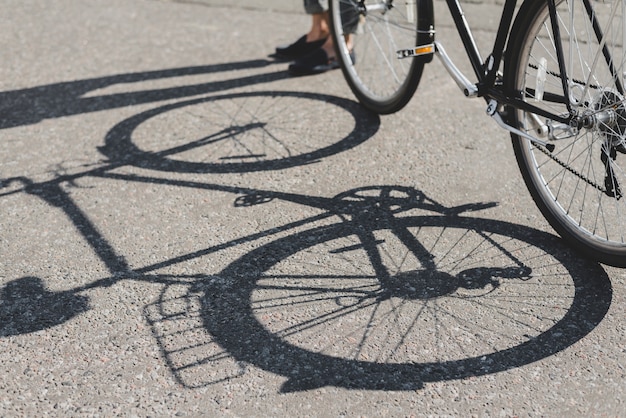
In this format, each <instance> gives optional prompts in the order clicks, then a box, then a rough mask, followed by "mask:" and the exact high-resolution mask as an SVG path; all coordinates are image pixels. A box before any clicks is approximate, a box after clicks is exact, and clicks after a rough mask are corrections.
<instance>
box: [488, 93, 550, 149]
mask: <svg viewBox="0 0 626 418" xmlns="http://www.w3.org/2000/svg"><path fill="white" fill-rule="evenodd" d="M487 114H488V115H489V116H491V117H492V118H493V120H495V121H496V123H497V124H498V125H499V126H500V127H501V128H502V129H506V130H507V131H509V132H511V133H513V134H515V135H517V136H521V137H522V138H526V139H528V140H529V141H530V142H532V143H534V144H538V145H541V146H543V147H545V148H546V149H547V150H548V151H550V152H552V151H554V148H556V147H555V145H554V144H549V143H547V142H545V141H542V140H541V139H539V138H535V137H534V136H532V135H529V134H527V133H526V132H523V131H520V130H519V129H517V128H514V127H512V126H511V125H509V124H508V123H506V122H505V121H504V120H502V116H500V114H499V113H498V102H496V101H495V100H493V99H492V100H491V101H490V102H489V105H488V106H487Z"/></svg>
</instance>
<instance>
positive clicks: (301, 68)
mask: <svg viewBox="0 0 626 418" xmlns="http://www.w3.org/2000/svg"><path fill="white" fill-rule="evenodd" d="M335 68H339V63H338V62H337V60H336V59H334V58H331V59H329V58H328V54H327V53H326V51H324V50H323V49H322V48H317V49H316V50H315V51H313V52H311V53H310V54H308V55H306V56H304V57H302V58H300V59H298V60H296V61H294V63H293V64H291V65H289V72H290V73H291V74H293V75H311V74H320V73H324V72H326V71H329V70H334V69H335Z"/></svg>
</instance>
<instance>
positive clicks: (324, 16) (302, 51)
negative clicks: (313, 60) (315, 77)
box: [275, 0, 330, 59]
mask: <svg viewBox="0 0 626 418" xmlns="http://www.w3.org/2000/svg"><path fill="white" fill-rule="evenodd" d="M327 3H328V1H327V0H304V11H305V12H306V13H307V14H309V15H311V27H310V29H309V31H308V32H307V33H306V35H304V36H302V37H300V38H299V39H298V40H297V41H296V42H294V43H292V44H291V45H286V46H279V47H277V48H276V54H275V56H276V57H278V58H283V59H298V58H300V57H303V56H305V55H307V54H309V53H310V52H313V51H315V50H316V49H318V48H319V47H320V46H322V45H323V44H324V42H326V40H327V39H328V38H330V36H329V35H330V30H329V27H328V12H327V10H328V4H327Z"/></svg>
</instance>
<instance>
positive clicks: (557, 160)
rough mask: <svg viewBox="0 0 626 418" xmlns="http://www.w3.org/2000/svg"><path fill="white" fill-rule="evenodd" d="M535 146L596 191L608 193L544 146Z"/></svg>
mask: <svg viewBox="0 0 626 418" xmlns="http://www.w3.org/2000/svg"><path fill="white" fill-rule="evenodd" d="M535 147H536V148H537V149H538V150H539V151H541V152H543V153H544V154H546V155H547V156H548V157H550V158H551V159H553V160H554V161H555V162H556V163H557V164H558V165H560V166H561V167H563V168H564V169H566V170H567V171H569V172H570V173H572V174H574V175H575V176H577V177H578V178H580V179H582V180H583V181H584V182H585V183H587V184H588V185H590V186H591V187H593V188H595V189H596V190H598V191H601V192H602V193H604V194H609V191H608V190H607V189H606V188H605V187H603V186H600V185H599V184H597V183H595V182H594V181H592V180H591V179H589V178H587V177H586V176H585V175H584V174H582V173H579V172H578V171H576V170H574V169H573V168H572V167H570V166H569V165H567V164H566V163H565V162H563V161H561V160H560V159H559V158H557V157H556V156H555V155H554V154H553V153H551V152H550V151H548V150H547V149H545V148H544V147H542V146H540V145H537V144H535Z"/></svg>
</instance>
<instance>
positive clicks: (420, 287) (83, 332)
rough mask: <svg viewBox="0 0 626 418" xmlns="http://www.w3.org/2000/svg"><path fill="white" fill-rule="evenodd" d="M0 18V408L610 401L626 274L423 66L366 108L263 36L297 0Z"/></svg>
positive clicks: (620, 375)
mask: <svg viewBox="0 0 626 418" xmlns="http://www.w3.org/2000/svg"><path fill="white" fill-rule="evenodd" d="M436 4H437V19H438V35H437V36H438V39H439V40H440V41H441V42H442V43H443V44H444V45H445V46H446V49H447V51H448V52H449V53H450V55H451V56H452V57H453V59H455V60H458V61H459V63H460V66H461V68H468V67H467V64H466V63H465V62H464V61H463V56H462V54H461V53H462V51H461V49H460V47H459V45H460V43H459V42H458V39H457V37H456V35H455V34H454V32H453V30H452V26H451V23H450V21H449V19H448V18H446V16H445V13H444V12H443V8H442V6H443V4H442V3H441V2H440V1H437V3H436ZM465 5H466V12H467V18H468V20H469V21H470V24H472V23H473V22H476V24H475V26H476V28H477V30H476V33H475V36H476V39H477V42H478V43H479V45H483V44H487V43H488V42H489V40H491V39H492V37H493V30H491V29H490V28H495V27H496V25H497V16H498V13H499V6H498V4H496V3H494V2H471V3H466V4H465ZM0 16H2V24H1V25H0V44H1V48H0V416H3V417H13V416H16V417H17V416H140V417H143V416H246V417H247V416H259V417H266V416H293V417H310V416H320V417H339V416H393V417H396V416H397V417H404V416H416V417H436V416H442V417H448V416H459V417H464V416H506V417H512V416H554V417H560V416H568V417H569V416H574V417H588V416H625V415H626V404H625V401H624V399H626V321H624V306H626V273H625V272H624V271H623V270H619V269H615V268H611V267H607V266H603V265H600V264H597V263H594V262H591V261H588V260H585V259H583V258H582V257H580V256H579V255H578V254H576V253H575V252H573V251H572V250H571V249H570V248H569V247H568V246H567V245H566V244H565V243H563V242H562V241H561V240H560V239H559V237H558V236H556V235H555V233H554V232H553V230H552V229H551V228H550V226H549V225H547V223H546V222H545V221H544V219H543V218H542V217H541V215H540V213H539V212H538V210H537V209H536V207H535V205H534V203H533V201H532V199H531V198H530V196H529V194H528V192H527V190H526V189H525V187H524V185H523V182H522V179H521V176H520V174H519V171H518V170H517V167H516V162H515V158H514V155H513V152H512V148H511V145H510V140H509V136H508V134H507V133H505V132H503V131H502V130H500V129H499V128H498V127H497V126H496V125H495V124H494V123H493V122H492V121H491V120H490V119H489V118H488V117H487V116H485V109H484V107H485V105H484V102H482V101H481V100H471V99H465V98H464V96H463V95H462V93H461V92H460V91H459V89H458V87H457V86H456V85H455V84H454V82H453V81H452V80H451V79H450V78H449V77H448V76H447V74H446V72H445V70H444V69H443V67H442V66H441V64H440V63H438V62H436V61H434V62H433V63H432V64H429V65H428V66H427V67H426V69H425V71H424V76H423V78H422V81H421V84H420V87H419V89H418V92H417V94H416V96H415V97H414V98H413V100H412V101H411V102H410V103H409V104H408V105H407V107H406V108H405V109H403V110H402V111H400V112H398V113H396V114H393V115H388V116H378V115H374V114H371V113H369V112H367V111H366V110H364V109H363V108H362V107H361V106H360V105H359V104H358V103H357V102H356V100H355V98H354V96H353V95H352V93H351V91H350V90H349V88H348V86H347V85H346V83H345V81H344V80H343V78H342V75H341V73H340V71H331V72H328V73H325V74H321V75H316V76H310V77H290V76H289V74H288V73H287V71H286V69H287V63H285V62H277V61H275V60H274V59H272V58H271V57H269V55H270V54H271V53H272V52H273V49H274V47H275V46H276V45H279V44H283V43H286V42H289V41H292V40H294V39H296V38H297V37H298V36H300V35H301V34H302V33H303V32H304V31H305V30H306V28H307V26H308V24H309V18H308V17H307V16H306V15H305V14H304V13H303V12H302V10H301V4H300V3H299V2H294V1H287V0H263V1H261V0H259V1H256V0H249V1H246V2H231V1H220V0H197V1H156V0H109V1H106V2H102V1H97V0H81V1H76V0H56V1H54V2H44V1H42V0H3V1H2V4H0Z"/></svg>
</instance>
